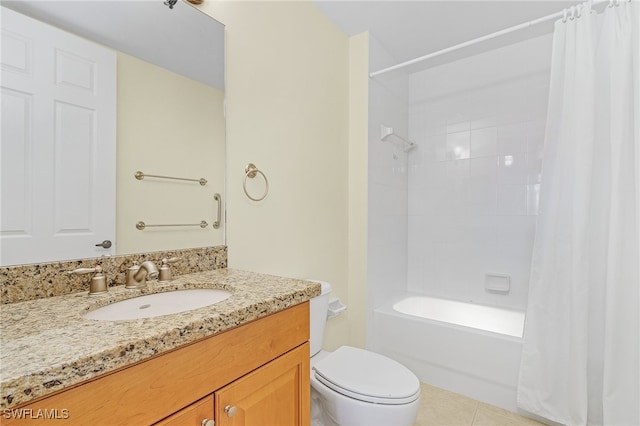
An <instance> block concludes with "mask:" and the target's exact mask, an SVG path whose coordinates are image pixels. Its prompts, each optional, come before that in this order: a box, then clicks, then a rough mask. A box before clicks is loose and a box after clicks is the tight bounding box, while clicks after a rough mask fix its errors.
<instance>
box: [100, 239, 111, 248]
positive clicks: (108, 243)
mask: <svg viewBox="0 0 640 426" xmlns="http://www.w3.org/2000/svg"><path fill="white" fill-rule="evenodd" d="M96 247H102V248H106V249H108V248H109V247H111V240H104V241H103V242H101V243H98V244H96Z"/></svg>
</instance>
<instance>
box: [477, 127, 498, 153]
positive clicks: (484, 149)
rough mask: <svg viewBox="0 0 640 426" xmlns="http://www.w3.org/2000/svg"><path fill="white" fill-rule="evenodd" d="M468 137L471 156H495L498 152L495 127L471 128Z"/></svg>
mask: <svg viewBox="0 0 640 426" xmlns="http://www.w3.org/2000/svg"><path fill="white" fill-rule="evenodd" d="M470 138H471V139H470V146H471V158H476V157H487V156H495V155H496V154H497V153H498V131H497V128H496V127H486V128H484V129H478V130H472V131H471V137H470Z"/></svg>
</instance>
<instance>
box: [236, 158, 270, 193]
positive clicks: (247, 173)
mask: <svg viewBox="0 0 640 426" xmlns="http://www.w3.org/2000/svg"><path fill="white" fill-rule="evenodd" d="M258 173H260V175H261V176H262V178H263V179H264V183H265V190H264V194H262V196H261V197H257V198H254V197H252V196H251V195H249V192H248V191H247V178H250V179H253V178H254V177H256V175H257V174H258ZM242 189H244V193H245V195H246V196H247V197H249V199H250V200H251V201H262V200H264V199H265V197H266V196H267V194H268V193H269V181H268V180H267V177H266V176H265V174H264V173H262V172H261V171H260V170H259V169H258V168H257V167H256V165H255V164H253V163H249V164H247V165H246V166H245V168H244V181H243V182H242Z"/></svg>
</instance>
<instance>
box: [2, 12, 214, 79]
mask: <svg viewBox="0 0 640 426" xmlns="http://www.w3.org/2000/svg"><path fill="white" fill-rule="evenodd" d="M1 4H2V6H6V7H8V8H10V9H13V10H15V11H16V12H20V13H22V14H24V15H27V16H30V17H32V18H35V19H38V20H40V21H43V22H46V23H49V24H51V25H54V26H56V27H59V28H62V29H65V30H67V31H69V32H72V33H75V34H77V35H79V36H82V37H85V38H88V39H90V40H94V41H96V42H98V43H101V44H103V45H105V46H109V47H111V48H114V49H117V50H119V51H121V52H124V53H126V54H128V55H132V56H135V57H137V58H140V59H143V60H145V61H147V62H150V63H152V64H155V65H159V66H161V67H163V68H166V69H169V70H171V71H173V72H176V73H178V74H181V75H184V76H186V77H189V78H191V79H193V80H196V81H200V82H203V83H205V84H208V85H210V86H214V87H217V88H219V89H222V90H224V33H225V30H224V26H223V25H221V24H220V23H219V22H217V21H215V20H214V19H213V18H211V17H210V16H208V15H206V14H204V13H202V12H201V11H199V10H197V9H196V8H194V7H192V6H191V5H189V4H188V3H184V2H178V3H177V4H176V5H175V6H174V7H173V9H169V8H168V7H167V6H165V5H164V4H163V1H162V0H125V1H121V0H99V1H82V0H67V1H64V0H47V1H42V0H2V1H1ZM212 52H218V54H217V55H216V54H213V53H212Z"/></svg>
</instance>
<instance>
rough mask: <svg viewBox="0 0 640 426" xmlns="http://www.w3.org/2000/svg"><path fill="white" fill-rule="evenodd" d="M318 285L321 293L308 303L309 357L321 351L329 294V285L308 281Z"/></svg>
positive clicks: (322, 282)
mask: <svg viewBox="0 0 640 426" xmlns="http://www.w3.org/2000/svg"><path fill="white" fill-rule="evenodd" d="M309 281H313V282H316V283H320V285H321V286H322V290H321V291H322V293H321V294H320V296H316V297H314V298H313V299H311V300H310V301H309V324H310V330H309V344H310V346H311V356H314V355H315V354H317V353H318V352H320V349H322V337H323V335H324V326H325V324H326V323H327V308H328V306H329V293H331V285H330V284H329V283H326V282H324V281H318V280H309Z"/></svg>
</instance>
